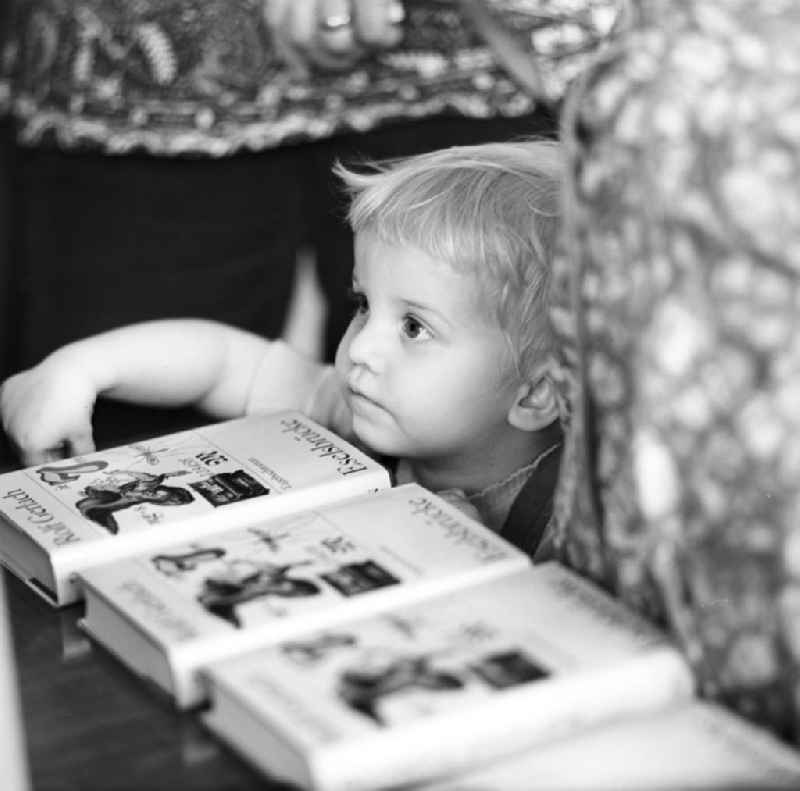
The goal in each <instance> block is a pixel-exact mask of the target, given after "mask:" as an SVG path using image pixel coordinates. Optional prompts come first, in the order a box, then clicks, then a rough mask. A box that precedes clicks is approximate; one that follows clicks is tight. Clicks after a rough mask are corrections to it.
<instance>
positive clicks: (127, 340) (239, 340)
mask: <svg viewBox="0 0 800 791" xmlns="http://www.w3.org/2000/svg"><path fill="white" fill-rule="evenodd" d="M268 345H269V341H267V340H265V339H263V338H260V337H259V336H257V335H253V334H251V333H249V332H245V331H244V330H239V329H237V328H235V327H230V326H227V325H224V324H219V323H216V322H212V321H204V320H194V319H178V320H166V321H154V322H146V323H142V324H133V325H130V326H128V327H123V328H120V329H117V330H111V331H110V332H106V333H102V334H100V335H95V336H92V337H90V338H87V339H85V340H81V341H76V342H75V343H70V344H68V345H66V346H63V347H62V348H60V349H58V350H57V351H55V352H53V353H52V354H51V355H49V356H48V357H46V358H45V359H44V360H43V361H42V362H41V363H39V364H38V365H36V366H35V367H33V368H30V369H28V370H27V371H23V372H21V373H19V374H16V375H15V376H12V377H11V378H9V379H8V380H7V381H6V382H5V383H4V384H3V386H2V389H0V410H2V417H3V426H4V428H5V430H6V432H7V433H8V435H9V437H10V438H11V440H12V441H13V442H14V444H15V445H16V446H17V447H18V449H19V451H20V456H21V459H22V462H23V463H24V464H38V463H40V462H42V461H46V460H50V459H53V458H60V457H63V456H65V455H77V454H79V453H88V452H90V451H92V450H94V441H93V439H92V426H91V417H92V410H93V407H94V403H95V400H96V399H97V396H98V395H103V396H107V397H110V398H114V399H117V400H120V401H130V402H135V403H139V404H149V405H154V406H181V405H187V404H193V405H195V406H197V407H198V408H200V409H202V410H204V411H206V412H208V413H209V414H211V415H213V416H215V417H219V418H229V417H237V416H239V415H242V414H244V411H245V404H246V399H247V395H248V390H249V386H250V382H251V381H252V379H253V376H254V373H255V370H256V368H257V366H258V365H259V363H260V361H261V360H262V358H263V355H264V353H265V351H266V348H267V347H268Z"/></svg>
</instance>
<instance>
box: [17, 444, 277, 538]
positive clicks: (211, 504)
mask: <svg viewBox="0 0 800 791" xmlns="http://www.w3.org/2000/svg"><path fill="white" fill-rule="evenodd" d="M22 474H23V475H24V477H25V478H26V479H27V482H29V484H30V485H29V486H28V487H27V489H23V488H22V487H17V488H12V489H10V490H8V491H4V492H3V493H2V502H3V503H4V504H5V508H8V509H9V510H11V511H14V510H20V509H22V510H25V511H27V512H28V514H31V515H37V514H38V515H39V517H40V518H42V519H46V517H47V514H46V513H45V508H44V506H43V505H41V504H40V503H37V502H36V499H35V494H34V492H35V491H37V490H44V491H46V492H47V493H48V494H49V495H50V496H52V497H53V498H55V499H56V500H57V501H58V502H59V503H61V504H62V505H63V506H65V507H66V508H67V509H68V510H69V511H71V512H73V513H75V512H76V513H77V514H80V515H81V516H83V517H84V518H85V519H88V520H89V521H90V522H92V523H93V524H94V525H97V526H98V527H99V528H102V530H103V531H104V532H106V533H108V534H112V535H116V534H118V533H123V532H126V531H131V530H136V529H141V528H144V527H152V526H154V525H159V524H162V523H165V522H169V521H175V520H178V519H185V518H189V517H191V516H193V515H195V514H198V513H204V512H206V511H209V510H213V509H215V508H218V507H220V506H224V505H230V504H232V503H236V502H241V501H243V500H246V499H249V498H252V497H263V496H266V495H269V494H270V487H269V486H268V485H266V482H264V481H263V479H262V480H259V478H260V477H262V476H258V472H257V470H256V469H254V468H253V465H252V464H248V463H247V462H246V461H244V460H242V459H238V458H235V457H233V456H232V455H231V454H230V452H227V451H223V450H222V449H220V448H219V447H218V446H217V445H215V444H214V443H213V442H212V441H211V440H209V439H207V438H205V437H204V436H202V435H201V434H199V433H197V432H182V433H179V434H174V435H171V436H167V437H161V438H159V439H155V440H151V441H148V442H139V443H135V444H132V445H126V446H122V447H119V448H114V449H112V450H109V451H103V452H99V453H94V454H91V455H89V456H84V457H77V458H75V459H70V460H68V461H65V462H58V463H52V464H46V465H41V466H37V467H31V468H29V469H26V470H23V471H22Z"/></svg>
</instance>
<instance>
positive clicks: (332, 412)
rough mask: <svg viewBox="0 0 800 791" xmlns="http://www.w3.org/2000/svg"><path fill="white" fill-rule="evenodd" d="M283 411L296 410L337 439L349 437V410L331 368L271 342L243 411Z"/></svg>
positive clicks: (281, 342) (350, 427)
mask: <svg viewBox="0 0 800 791" xmlns="http://www.w3.org/2000/svg"><path fill="white" fill-rule="evenodd" d="M284 409H297V410H299V411H300V412H303V414H305V415H307V416H308V417H310V418H311V419H312V420H316V421H317V423H320V424H322V425H323V426H325V427H326V428H329V429H331V430H332V431H335V432H336V433H337V434H339V436H341V437H349V436H350V433H351V429H352V420H351V417H350V410H349V409H348V407H347V403H346V401H345V398H344V389H343V387H342V385H341V382H340V380H339V377H338V376H337V374H336V371H335V369H334V367H333V366H332V365H325V364H323V363H320V362H318V361H316V360H312V359H310V358H308V357H306V356H304V355H303V354H301V353H300V352H298V351H297V350H295V349H293V348H292V347H291V346H289V345H288V344H287V343H285V342H284V341H272V342H271V343H270V344H269V346H267V349H266V351H265V352H264V356H263V358H262V360H261V362H260V363H259V365H258V368H257V369H256V373H255V375H254V377H253V381H252V383H251V385H250V391H249V394H248V397H247V403H246V406H245V411H246V412H247V414H254V413H258V412H279V411H281V410H284Z"/></svg>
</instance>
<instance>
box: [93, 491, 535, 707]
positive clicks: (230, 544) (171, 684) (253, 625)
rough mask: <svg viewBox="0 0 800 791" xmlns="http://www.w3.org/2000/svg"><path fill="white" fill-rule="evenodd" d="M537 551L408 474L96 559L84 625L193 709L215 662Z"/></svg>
mask: <svg viewBox="0 0 800 791" xmlns="http://www.w3.org/2000/svg"><path fill="white" fill-rule="evenodd" d="M529 563H530V561H529V560H528V558H527V556H526V555H525V554H523V553H522V552H520V551H519V550H517V549H515V548H514V547H513V546H511V545H510V544H508V543H506V542H505V541H504V540H503V539H501V538H500V537H499V536H497V535H495V534H494V533H493V532H492V531H491V530H489V529H488V528H486V527H484V526H483V525H481V524H479V523H478V522H476V521H474V520H472V519H470V518H468V517H466V516H464V515H463V514H462V513H461V512H460V511H459V510H458V509H456V508H454V507H453V506H451V505H449V504H448V503H446V502H445V501H444V500H442V499H440V498H439V497H437V496H436V495H434V494H432V493H431V492H429V491H428V490H426V489H424V488H423V487H421V486H418V485H417V484H406V485H404V486H398V487H395V488H394V489H387V490H384V491H382V492H379V493H377V494H371V495H367V496H365V497H361V498H354V499H350V500H348V501H346V502H342V503H338V504H329V505H327V506H322V507H319V508H317V509H312V510H309V511H305V512H303V513H298V514H294V515H291V516H287V517H281V518H276V519H272V520H269V521H266V522H260V523H258V524H255V525H251V526H249V527H247V528H244V529H240V530H234V531H230V530H229V531H226V532H225V533H224V534H218V535H214V536H207V537H204V538H201V539H196V540H194V541H191V542H188V543H183V544H179V545H171V546H169V547H165V548H161V549H159V550H158V551H157V552H148V553H147V554H144V555H137V556H136V557H131V558H128V559H124V560H120V561H117V562H114V563H110V564H104V565H102V566H96V567H94V568H91V569H86V570H85V571H83V572H81V573H80V574H79V579H80V582H81V584H82V585H83V587H84V589H85V599H86V613H85V617H84V619H83V626H84V627H85V629H86V631H88V632H89V633H90V634H91V635H92V636H94V637H95V638H96V639H97V640H98V641H99V642H101V643H102V644H103V645H104V646H105V647H106V648H107V649H108V650H110V651H111V652H112V653H114V654H116V655H117V656H118V657H120V658H121V659H122V660H123V661H124V662H125V663H126V664H127V665H128V666H129V667H131V668H132V669H133V670H134V671H136V672H137V673H138V674H139V675H142V676H145V677H147V678H149V679H152V680H153V681H155V682H156V684H157V685H158V686H159V687H161V688H162V689H164V690H166V691H167V692H168V693H170V694H171V695H172V696H173V697H174V698H175V701H176V702H177V704H178V705H179V706H181V707H188V706H192V705H195V704H198V703H200V702H202V700H203V689H202V687H201V686H200V685H199V683H198V676H197V670H198V668H199V667H200V666H202V665H204V664H207V663H209V662H212V661H214V660H218V659H220V658H221V657H227V656H231V655H233V654H235V653H237V652H242V651H245V650H248V649H252V648H253V647H254V646H259V645H263V644H265V643H267V642H270V641H272V642H274V641H277V640H281V639H288V638H290V637H291V636H293V635H294V634H297V633H298V632H302V631H307V630H308V629H313V628H322V627H328V626H331V625H334V624H335V623H337V622H338V621H341V620H342V619H343V618H355V617H358V616H364V615H367V614H369V613H373V612H375V611H376V610H378V609H383V608H386V607H389V606H397V605H399V604H403V603H407V602H411V601H416V600H419V599H421V598H422V597H426V596H432V595H434V594H437V593H442V592H444V591H452V590H455V589H458V588H464V587H466V586H468V585H474V584H477V583H480V582H483V581H486V580H489V579H494V578H497V577H498V576H500V575H502V574H508V573H510V572H513V571H517V570H519V569H524V568H526V567H527V566H528V565H529Z"/></svg>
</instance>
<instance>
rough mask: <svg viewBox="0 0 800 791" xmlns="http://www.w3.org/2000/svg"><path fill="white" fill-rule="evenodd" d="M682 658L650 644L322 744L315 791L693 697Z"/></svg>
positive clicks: (465, 763)
mask: <svg viewBox="0 0 800 791" xmlns="http://www.w3.org/2000/svg"><path fill="white" fill-rule="evenodd" d="M693 691H694V684H693V680H692V676H691V673H690V671H689V668H688V665H687V664H686V661H685V660H684V659H683V657H681V656H680V655H679V654H678V652H677V651H676V650H674V649H672V648H663V649H654V650H653V651H649V652H646V653H645V654H642V655H641V656H638V657H635V658H633V659H631V660H628V661H622V662H620V663H619V664H617V665H615V666H613V667H610V668H607V669H605V670H597V669H595V670H593V671H588V672H585V673H576V674H574V675H571V676H568V677H563V678H561V679H550V680H548V681H544V682H541V683H540V684H537V683H535V682H534V683H533V684H531V685H530V686H529V687H528V688H527V689H517V690H514V691H513V692H510V693H508V694H507V695H504V694H500V695H498V697H497V698H495V699H493V700H491V701H488V702H487V703H485V704H481V705H479V706H476V707H475V708H474V709H473V710H471V711H470V712H469V714H468V716H467V713H466V712H463V711H460V712H458V713H455V714H451V715H446V716H442V717H434V718H431V719H429V720H427V721H426V720H423V721H418V722H415V723H414V724H413V726H410V727H396V728H390V729H388V730H386V731H382V732H380V733H375V734H373V735H371V736H364V737H363V738H359V739H358V740H350V741H347V742H343V743H340V744H334V745H329V746H326V747H323V748H321V749H320V750H319V751H318V752H317V754H316V755H311V756H309V765H310V767H311V770H312V772H313V774H314V776H315V783H316V784H315V786H314V787H315V788H317V789H319V791H373V790H374V789H376V788H382V787H384V786H389V785H392V784H400V783H415V782H421V781H424V780H428V779H430V778H432V777H436V776H438V775H442V774H445V773H450V772H459V771H464V770H465V769H467V768H469V767H473V766H476V765H479V764H481V763H483V762H488V761H490V760H495V759H497V758H501V757H505V756H508V755H511V754H513V753H515V752H518V751H520V750H524V749H526V748H530V747H532V746H534V745H536V744H541V743H544V742H546V741H548V740H551V739H557V738H562V737H564V736H567V735H569V734H574V733H579V732H581V731H583V730H584V729H586V728H588V727H590V726H592V725H595V724H599V723H602V722H607V721H611V720H615V719H619V718H623V717H628V716H632V715H635V714H641V713H644V712H652V711H656V710H660V709H663V708H665V707H667V706H668V705H670V704H673V703H676V702H678V701H684V700H688V699H689V698H691V696H692V695H693Z"/></svg>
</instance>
